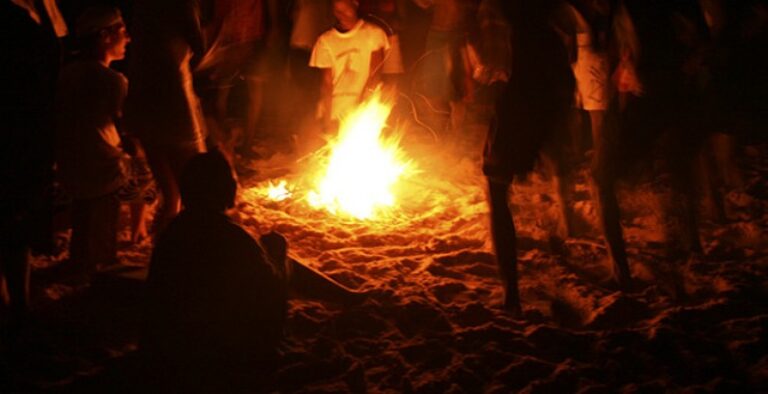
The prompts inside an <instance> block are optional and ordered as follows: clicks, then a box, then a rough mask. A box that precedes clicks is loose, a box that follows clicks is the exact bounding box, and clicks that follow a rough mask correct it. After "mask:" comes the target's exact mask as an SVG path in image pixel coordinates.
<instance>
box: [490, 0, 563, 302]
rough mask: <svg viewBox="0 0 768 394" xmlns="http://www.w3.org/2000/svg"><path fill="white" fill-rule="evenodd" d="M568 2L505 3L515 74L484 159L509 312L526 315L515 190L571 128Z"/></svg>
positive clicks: (504, 94)
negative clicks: (560, 25) (564, 33)
mask: <svg viewBox="0 0 768 394" xmlns="http://www.w3.org/2000/svg"><path fill="white" fill-rule="evenodd" d="M562 5H563V3H562V2H560V1H557V0H546V1H536V2H526V1H523V0H515V1H510V2H505V3H504V5H503V12H504V14H505V15H506V17H507V18H508V20H509V21H510V22H511V23H510V26H511V27H512V34H511V37H510V38H511V40H510V47H511V48H512V52H513V53H516V54H519V55H517V56H512V57H511V70H512V72H511V74H510V77H509V82H508V83H507V84H506V85H505V86H504V88H503V91H502V93H501V94H500V97H499V99H498V101H497V103H496V116H495V118H494V120H493V122H492V124H491V126H490V128H489V131H488V138H487V141H486V147H485V153H484V158H483V172H484V174H485V176H486V177H487V178H488V190H489V203H490V211H491V235H492V237H493V243H494V248H495V252H496V259H497V262H498V265H499V271H500V273H501V277H502V280H503V281H504V285H505V295H504V297H505V298H504V307H505V308H506V309H508V310H510V311H511V312H512V313H514V314H519V313H520V312H521V307H520V298H519V294H518V285H517V280H518V279H517V247H516V245H515V244H516V234H515V224H514V221H513V220H512V212H511V210H510V208H509V196H508V194H509V187H510V185H511V183H512V180H513V179H514V177H515V176H520V175H525V174H526V173H528V172H530V171H531V170H532V169H533V166H534V163H535V161H536V159H537V158H538V156H539V154H540V153H541V151H542V149H543V148H544V147H545V146H546V145H548V144H549V143H551V142H552V139H553V138H554V137H555V135H556V134H555V131H556V130H558V129H560V128H561V126H562V125H563V124H564V123H565V119H566V117H567V113H568V111H569V109H570V107H571V102H572V98H573V91H574V87H575V81H574V77H573V73H572V71H571V66H570V62H569V59H568V52H567V49H566V47H565V44H564V42H563V40H562V38H561V37H560V36H559V35H558V33H557V31H556V30H555V29H554V27H553V24H554V21H556V20H558V16H559V15H560V13H561V10H562Z"/></svg>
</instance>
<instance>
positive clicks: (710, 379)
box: [0, 131, 768, 393]
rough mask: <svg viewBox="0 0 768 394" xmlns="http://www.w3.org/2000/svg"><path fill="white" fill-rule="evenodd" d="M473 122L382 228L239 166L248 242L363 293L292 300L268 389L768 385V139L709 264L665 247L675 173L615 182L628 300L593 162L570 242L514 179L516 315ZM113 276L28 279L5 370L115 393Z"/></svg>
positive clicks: (118, 336) (122, 307)
mask: <svg viewBox="0 0 768 394" xmlns="http://www.w3.org/2000/svg"><path fill="white" fill-rule="evenodd" d="M475 134H476V135H474V136H470V137H469V138H466V139H465V141H462V142H461V143H457V144H455V145H453V146H450V147H444V146H441V144H440V143H434V142H429V141H426V142H423V141H422V142H423V143H422V146H419V147H418V148H412V149H411V150H410V152H409V153H410V154H412V155H413V156H414V157H415V160H416V161H417V162H418V163H419V165H420V167H421V168H422V170H423V172H422V173H421V174H420V175H418V176H415V177H413V178H411V179H409V180H407V181H406V182H408V188H407V189H408V190H409V195H408V196H406V197H405V198H404V200H403V201H402V203H401V207H400V208H399V209H397V210H396V211H394V212H393V213H391V216H389V217H387V218H386V219H385V220H381V221H378V222H365V221H356V220H351V219H344V218H338V217H334V216H332V215H329V214H328V213H327V212H324V211H318V210H315V209H312V208H309V207H308V206H307V204H306V203H305V202H303V201H301V200H300V199H298V198H293V199H288V200H286V201H282V202H274V201H269V200H267V199H265V198H263V197H262V196H260V195H259V193H258V191H259V188H260V187H262V186H263V182H265V181H267V180H270V179H272V180H274V179H277V178H272V177H271V175H272V174H277V173H280V174H281V177H283V178H286V177H287V179H290V177H291V174H290V171H281V170H280V169H281V168H282V167H281V166H285V165H286V164H285V163H286V161H285V160H283V159H274V160H272V161H269V162H264V163H260V164H259V163H257V166H259V165H260V166H261V170H260V171H259V172H258V175H256V176H249V177H242V178H241V181H242V183H243V190H242V191H241V197H240V201H239V203H238V205H237V207H236V209H235V210H234V212H233V213H232V215H233V217H234V218H235V219H236V220H237V221H238V222H240V223H241V224H242V225H243V226H244V227H246V228H247V229H248V230H249V231H251V232H252V233H253V234H254V235H257V234H261V233H265V232H267V231H271V230H275V231H279V232H281V233H282V234H284V235H285V236H286V237H287V238H288V240H289V242H290V251H289V253H290V255H291V256H292V257H294V258H296V259H298V260H301V261H303V262H304V263H306V264H308V265H310V266H312V267H314V268H316V269H318V270H320V271H322V272H324V273H326V274H328V275H330V276H331V277H333V278H334V279H336V280H337V281H339V282H340V283H342V284H344V285H346V286H348V287H350V288H352V289H355V290H359V291H364V292H368V293H369V298H368V299H367V300H366V301H365V302H363V303H361V304H359V305H354V306H342V305H335V304H332V303H327V302H323V301H319V300H308V299H295V300H292V301H291V302H290V312H289V318H288V322H287V328H286V340H285V344H284V346H283V349H282V353H283V357H282V360H281V363H280V365H279V367H278V372H277V373H276V374H275V376H274V383H273V385H272V386H270V390H276V391H280V392H429V393H433V392H451V393H458V392H492V393H496V392H499V393H508V392H517V391H521V392H590V393H591V392H616V391H625V392H646V391H668V390H672V391H699V390H701V391H704V392H707V391H725V392H748V391H761V390H766V389H768V354H766V351H765V349H768V344H767V343H766V341H767V340H768V331H767V330H768V303H766V302H765V300H768V283H767V282H768V254H766V252H768V235H767V232H766V231H765V229H766V228H767V227H766V223H767V222H768V216H766V214H765V213H766V209H765V208H766V206H768V190H766V183H767V182H766V180H768V147H765V146H751V147H747V148H746V149H745V155H744V158H743V161H744V163H743V167H744V169H745V175H746V179H747V180H748V184H747V185H746V186H745V187H744V188H741V189H739V190H736V191H734V192H731V193H730V194H729V195H728V198H727V208H728V222H727V223H726V224H712V223H710V222H705V223H704V225H703V226H702V238H703V240H704V245H705V249H706V252H707V253H706V254H705V255H703V256H693V257H685V256H680V255H678V254H676V253H673V252H670V251H669V249H670V248H669V247H668V246H669V244H670V243H672V242H671V241H670V240H673V239H674V231H661V229H664V228H672V227H673V226H672V224H673V223H671V221H670V220H669V219H667V216H666V215H665V214H664V209H663V207H664V206H665V204H666V203H667V201H668V199H669V198H668V187H666V185H665V184H664V180H663V178H659V177H646V178H642V177H641V178H640V179H637V180H633V182H631V183H624V184H622V185H621V187H620V190H619V195H620V200H621V206H622V211H623V214H624V220H623V223H622V224H623V226H624V229H625V235H626V238H627V240H628V250H629V256H630V264H631V268H632V273H633V276H634V277H635V278H636V282H637V283H636V284H635V286H634V288H633V289H632V291H630V292H626V293H621V292H618V291H617V290H616V289H615V288H614V287H613V285H612V284H611V283H610V281H609V280H608V277H609V271H608V266H607V260H606V253H605V249H604V247H603V246H602V241H601V239H600V237H599V233H598V231H597V230H596V217H595V209H594V206H593V205H592V203H591V202H590V201H589V191H588V188H587V186H586V182H585V174H586V166H585V165H583V163H582V165H581V166H579V167H577V168H576V169H575V171H576V172H577V177H576V179H577V184H576V186H575V187H576V192H577V193H576V196H577V201H576V202H575V204H574V209H575V210H576V212H577V214H578V216H579V218H580V224H579V234H577V235H576V237H574V238H571V239H569V240H568V241H567V242H566V243H565V245H564V246H563V245H557V244H553V243H552V242H550V240H549V234H550V232H551V230H552V229H553V227H554V223H555V220H556V218H557V212H558V209H557V206H556V204H555V202H554V201H555V200H554V198H553V191H552V187H551V185H550V183H549V182H548V177H547V176H546V175H544V174H541V173H539V172H537V173H535V174H533V175H532V176H531V177H530V179H528V180H526V181H525V182H520V183H519V184H516V185H515V187H514V193H513V195H512V201H513V203H514V206H515V209H514V211H515V214H516V218H515V220H516V224H517V227H518V231H519V235H520V242H519V248H520V251H519V256H520V270H521V271H520V277H521V285H520V286H521V296H522V302H523V306H524V316H523V318H520V319H515V318H513V317H511V316H510V315H508V314H507V313H505V312H504V311H503V310H502V309H501V307H500V306H501V305H500V303H501V298H502V293H501V283H500V281H499V279H498V276H497V270H496V265H495V261H494V257H493V254H492V249H491V244H490V241H489V232H488V228H489V223H488V218H487V209H488V208H487V205H486V201H485V194H484V193H485V192H484V185H483V181H484V180H483V178H482V176H481V175H480V173H479V161H478V160H479V155H478V153H479V152H480V138H479V137H477V135H478V134H479V133H478V132H477V131H475ZM404 143H405V144H407V143H408V141H407V140H406V141H404ZM417 145H418V144H417ZM424 145H426V147H427V148H424ZM425 149H426V150H425ZM429 150H431V152H430V153H428V154H427V153H424V152H425V151H429ZM457 152H463V153H461V154H459V153H457ZM467 152H472V153H471V154H467ZM149 251H150V247H149V244H148V243H144V244H142V245H138V246H135V245H134V246H130V247H128V246H127V247H125V248H124V249H123V250H122V251H121V255H120V257H121V261H122V264H121V268H126V269H127V268H130V267H133V266H141V265H144V264H146V260H147V255H148V253H149ZM59 258H60V259H62V258H64V257H59ZM49 264H51V262H50V261H49V260H46V259H44V258H38V262H37V263H36V265H37V266H38V267H41V266H45V265H49ZM113 271H114V270H113ZM116 277H117V276H114V275H112V276H110V275H105V279H103V280H101V281H100V282H97V283H96V284H94V286H93V288H92V289H91V292H81V291H78V290H77V289H75V288H72V287H71V286H68V285H66V284H61V283H56V282H55V281H48V282H45V283H44V284H38V285H37V286H36V293H35V297H36V298H35V299H36V305H37V307H38V311H39V312H38V313H37V315H38V317H37V320H36V322H35V323H34V324H33V329H32V332H31V333H29V334H28V335H27V336H26V338H27V339H26V341H27V344H26V346H27V349H31V350H29V351H27V353H26V355H25V356H24V357H21V359H20V360H22V361H15V363H14V364H11V365H5V366H6V367H9V368H11V369H9V371H12V372H9V373H7V374H6V375H9V376H11V377H12V380H11V381H12V383H11V384H10V386H9V387H10V388H15V389H19V388H22V389H65V390H68V389H83V388H89V389H94V388H96V389H101V390H104V391H110V390H106V387H105V386H111V389H115V387H114V386H113V385H114V384H116V383H115V382H118V381H119V377H117V378H116V377H114V376H112V377H110V378H108V379H107V378H104V376H109V374H110V371H111V370H113V369H115V368H118V367H117V366H118V365H119V364H120V362H121V360H123V359H126V358H130V357H131V354H132V353H133V352H134V351H135V348H136V327H137V325H138V322H137V320H138V318H139V312H138V309H137V304H138V301H139V300H140V295H139V294H140V293H139V291H140V290H139V289H140V286H139V285H137V284H136V283H137V282H138V281H131V280H129V279H125V278H124V277H120V278H119V279H115V278H116ZM0 387H2V386H0Z"/></svg>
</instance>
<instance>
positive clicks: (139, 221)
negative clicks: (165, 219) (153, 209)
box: [131, 202, 147, 243]
mask: <svg viewBox="0 0 768 394" xmlns="http://www.w3.org/2000/svg"><path fill="white" fill-rule="evenodd" d="M146 237H147V204H145V203H144V202H133V203H131V241H132V242H133V243H139V242H140V241H141V240H142V239H144V238H146Z"/></svg>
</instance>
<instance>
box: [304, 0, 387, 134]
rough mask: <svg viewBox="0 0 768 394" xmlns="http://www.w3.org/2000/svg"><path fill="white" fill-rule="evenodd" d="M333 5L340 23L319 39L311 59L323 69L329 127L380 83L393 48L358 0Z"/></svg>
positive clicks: (323, 102) (321, 110)
mask: <svg viewBox="0 0 768 394" xmlns="http://www.w3.org/2000/svg"><path fill="white" fill-rule="evenodd" d="M332 7H333V15H334V16H335V17H336V25H335V26H334V27H333V28H331V29H330V30H328V31H326V32H325V33H323V34H322V35H321V36H320V37H319V38H318V39H317V42H316V43H315V46H314V48H313V49H312V56H311V58H310V60H309V65H310V67H315V68H319V69H321V70H322V75H323V78H322V80H323V82H322V90H321V98H320V104H319V108H318V113H319V115H320V116H321V117H322V119H323V124H324V127H325V129H326V130H328V129H332V128H334V127H333V126H332V125H334V124H335V123H338V121H339V120H340V119H342V118H343V117H344V115H345V114H347V113H349V112H350V111H351V110H352V109H354V107H355V106H356V105H357V104H358V102H359V101H360V99H361V98H362V96H363V94H364V93H365V92H366V89H372V88H373V87H375V86H376V85H377V84H378V82H379V79H380V69H381V66H382V64H383V62H384V59H385V54H386V52H387V51H388V50H389V41H388V39H387V34H386V33H385V32H384V30H382V29H381V28H379V27H377V26H375V25H373V24H371V23H368V22H366V21H364V20H363V19H361V18H360V17H359V16H358V13H357V10H358V2H357V1H356V0H333V2H332Z"/></svg>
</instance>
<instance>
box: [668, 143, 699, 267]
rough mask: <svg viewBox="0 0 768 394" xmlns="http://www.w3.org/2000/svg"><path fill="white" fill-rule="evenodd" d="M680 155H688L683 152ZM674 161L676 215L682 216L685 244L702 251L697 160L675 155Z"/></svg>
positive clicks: (673, 184)
mask: <svg viewBox="0 0 768 394" xmlns="http://www.w3.org/2000/svg"><path fill="white" fill-rule="evenodd" d="M680 156H688V155H687V154H682V155H680ZM670 162H671V163H672V192H673V201H674V203H673V205H674V206H675V209H676V212H674V214H675V215H677V216H678V217H681V218H682V221H683V222H682V224H683V227H684V228H683V234H682V235H683V236H684V237H686V239H685V240H684V241H685V246H686V247H687V248H688V249H689V250H690V251H691V252H693V253H702V251H703V248H702V246H701V240H700V239H699V221H698V212H697V211H698V209H697V208H698V195H697V192H696V184H695V172H696V171H695V170H694V168H695V166H696V164H697V160H696V159H695V156H691V157H673V158H670Z"/></svg>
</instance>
